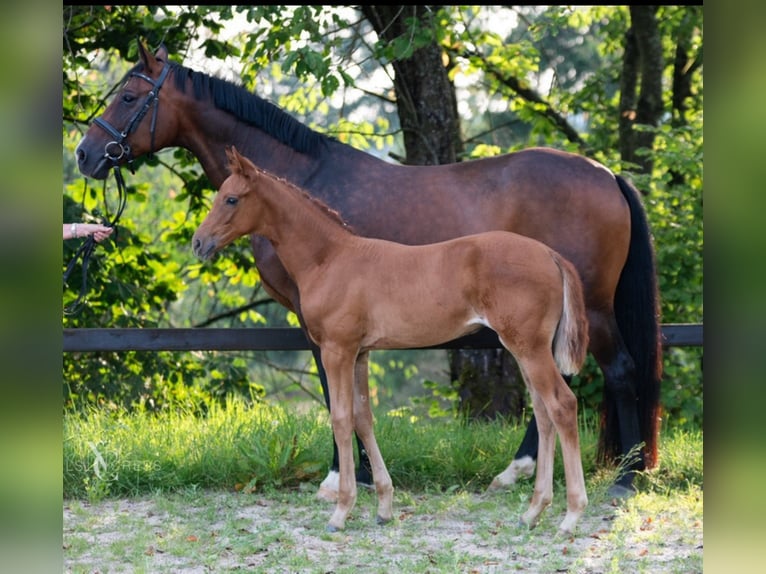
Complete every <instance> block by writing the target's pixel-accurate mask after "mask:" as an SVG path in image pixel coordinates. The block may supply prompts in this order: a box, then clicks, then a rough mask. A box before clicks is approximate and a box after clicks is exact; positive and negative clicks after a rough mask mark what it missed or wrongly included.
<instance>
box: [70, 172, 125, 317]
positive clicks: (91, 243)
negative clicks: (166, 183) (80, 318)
mask: <svg viewBox="0 0 766 574" xmlns="http://www.w3.org/2000/svg"><path fill="white" fill-rule="evenodd" d="M114 178H115V180H116V181H117V197H118V204H117V211H116V212H115V214H114V217H113V218H112V220H111V221H109V220H108V219H106V218H105V219H104V220H103V224H104V225H106V226H107V227H115V226H116V225H117V221H118V220H119V219H120V216H121V215H122V212H123V210H124V209H125V205H126V204H127V193H126V191H125V180H124V179H123V177H122V172H121V171H120V166H118V165H117V164H115V165H114ZM104 200H105V201H106V182H105V183H104ZM96 245H97V243H96V238H95V237H93V235H89V236H88V237H87V238H86V239H85V241H83V242H82V244H81V245H80V247H79V248H78V249H77V252H76V253H75V254H74V257H73V258H72V260H71V261H70V262H69V265H67V268H66V271H64V285H66V284H67V280H68V279H69V275H71V273H72V271H73V270H74V266H75V264H76V263H77V260H78V259H80V258H82V283H81V284H80V294H79V295H78V296H77V299H75V300H74V302H72V303H70V304H69V305H67V306H66V307H64V314H65V315H74V314H76V313H78V312H79V311H80V309H81V308H82V306H83V304H84V303H85V295H87V293H88V264H89V263H90V256H91V255H92V253H93V251H94V250H95V249H96Z"/></svg>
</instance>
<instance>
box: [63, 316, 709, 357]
mask: <svg viewBox="0 0 766 574" xmlns="http://www.w3.org/2000/svg"><path fill="white" fill-rule="evenodd" d="M662 344H663V346H665V347H698V346H702V323H685V324H679V323H669V324H664V325H662ZM499 347H500V342H499V341H498V339H497V335H496V334H495V333H494V332H493V331H491V330H489V329H482V330H481V331H478V332H476V333H473V334H471V335H467V336H465V337H461V338H459V339H455V340H454V341H449V342H447V343H443V344H441V345H435V346H433V347H425V348H428V349H497V348H499ZM308 349H309V344H308V341H307V340H306V336H305V335H304V334H303V331H301V330H300V329H297V328H266V327H253V328H231V329H225V328H224V329H221V328H198V329H195V328H189V329H180V328H179V329H176V328H168V329H142V328H136V329H100V328H99V329H90V328H78V329H64V352H65V353H74V352H95V351H296V350H298V351H300V350H308Z"/></svg>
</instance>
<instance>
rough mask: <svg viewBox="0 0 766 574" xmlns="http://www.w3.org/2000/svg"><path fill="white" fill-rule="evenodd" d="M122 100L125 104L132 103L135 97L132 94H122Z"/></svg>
mask: <svg viewBox="0 0 766 574" xmlns="http://www.w3.org/2000/svg"><path fill="white" fill-rule="evenodd" d="M122 101H123V103H126V104H132V103H133V102H135V101H136V97H135V96H134V95H133V94H122Z"/></svg>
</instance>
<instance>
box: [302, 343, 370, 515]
mask: <svg viewBox="0 0 766 574" xmlns="http://www.w3.org/2000/svg"><path fill="white" fill-rule="evenodd" d="M311 354H312V355H313V356H314V362H315V363H316V366H317V373H318V374H319V382H320V383H321V385H322V396H324V400H325V404H326V405H327V410H328V411H330V412H332V411H331V409H330V392H329V391H328V390H327V373H326V372H325V370H324V365H323V364H322V355H321V352H320V350H319V347H317V346H316V345H314V344H313V343H311ZM356 443H357V448H358V450H359V469H358V470H357V474H356V481H357V482H358V483H359V484H361V485H363V486H369V485H371V484H372V470H371V468H370V459H369V458H368V456H367V451H366V450H365V448H364V444H363V443H362V439H360V438H359V436H358V435H357V437H356ZM338 469H339V463H338V445H337V443H336V442H335V440H334V439H333V441H332V464H331V465H330V470H329V472H328V473H327V476H326V477H325V479H324V480H323V481H322V483H321V484H320V485H319V490H318V491H317V498H318V499H320V500H326V501H327V502H337V500H338V480H339V472H338Z"/></svg>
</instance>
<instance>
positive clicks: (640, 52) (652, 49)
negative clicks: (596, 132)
mask: <svg viewBox="0 0 766 574" xmlns="http://www.w3.org/2000/svg"><path fill="white" fill-rule="evenodd" d="M630 19H631V26H630V29H629V30H628V31H627V32H626V34H625V56H624V58H623V71H622V78H621V85H620V153H621V155H622V159H623V160H626V161H630V162H633V163H635V164H637V165H638V166H639V167H640V171H642V172H643V173H651V171H652V167H653V165H654V164H653V161H652V154H639V153H638V150H640V149H648V150H651V149H652V147H653V145H654V133H653V132H652V131H649V130H641V131H638V130H635V129H634V126H635V125H636V124H640V125H646V126H652V127H654V126H657V125H658V123H659V120H660V117H661V116H662V112H663V106H662V71H663V66H664V59H663V56H662V36H661V35H660V29H659V26H658V24H657V6H631V7H630ZM637 89H638V93H636V90H637Z"/></svg>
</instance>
